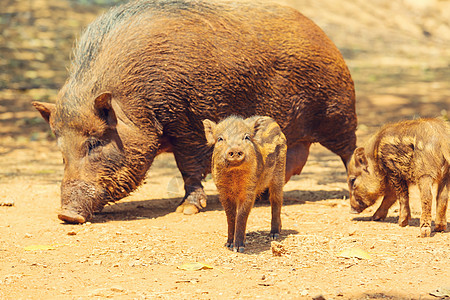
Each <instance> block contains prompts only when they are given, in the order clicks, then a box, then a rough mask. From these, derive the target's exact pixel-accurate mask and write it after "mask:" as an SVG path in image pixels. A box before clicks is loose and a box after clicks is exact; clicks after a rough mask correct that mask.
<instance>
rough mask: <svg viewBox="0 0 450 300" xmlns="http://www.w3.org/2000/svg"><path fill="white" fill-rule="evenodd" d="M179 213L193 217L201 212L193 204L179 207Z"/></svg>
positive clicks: (184, 204)
mask: <svg viewBox="0 0 450 300" xmlns="http://www.w3.org/2000/svg"><path fill="white" fill-rule="evenodd" d="M176 211H177V213H184V214H185V215H193V214H196V213H198V212H199V211H200V210H199V209H198V207H197V206H195V205H194V204H191V203H186V202H185V203H183V204H181V205H180V206H178V207H177V210H176Z"/></svg>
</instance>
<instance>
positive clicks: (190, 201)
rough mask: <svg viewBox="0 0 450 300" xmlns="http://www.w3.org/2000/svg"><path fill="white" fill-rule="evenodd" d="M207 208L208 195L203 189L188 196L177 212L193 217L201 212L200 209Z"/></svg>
mask: <svg viewBox="0 0 450 300" xmlns="http://www.w3.org/2000/svg"><path fill="white" fill-rule="evenodd" d="M204 207H206V194H205V192H204V191H203V189H202V188H198V189H197V190H195V191H193V192H191V193H190V194H189V196H187V197H186V198H185V199H184V201H183V203H181V205H180V206H178V207H177V210H176V212H178V213H184V214H185V215H193V214H196V213H198V212H199V211H200V209H202V208H204Z"/></svg>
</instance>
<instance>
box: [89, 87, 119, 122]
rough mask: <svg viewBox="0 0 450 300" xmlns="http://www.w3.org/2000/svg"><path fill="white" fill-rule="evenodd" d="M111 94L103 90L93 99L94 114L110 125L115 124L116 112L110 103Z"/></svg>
mask: <svg viewBox="0 0 450 300" xmlns="http://www.w3.org/2000/svg"><path fill="white" fill-rule="evenodd" d="M111 100H112V95H111V93H110V92H105V93H102V94H100V95H98V96H97V98H95V101H94V108H95V111H96V114H97V115H98V116H99V117H100V118H101V119H102V120H104V121H105V122H106V124H108V125H109V126H110V127H115V126H116V125H117V118H116V114H115V113H114V109H113V107H112V104H111Z"/></svg>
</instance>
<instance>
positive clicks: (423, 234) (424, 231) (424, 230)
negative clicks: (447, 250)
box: [420, 226, 431, 237]
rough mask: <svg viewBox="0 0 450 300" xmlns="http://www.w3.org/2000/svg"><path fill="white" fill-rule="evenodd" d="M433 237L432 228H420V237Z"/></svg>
mask: <svg viewBox="0 0 450 300" xmlns="http://www.w3.org/2000/svg"><path fill="white" fill-rule="evenodd" d="M429 236H431V227H428V226H424V227H422V228H420V237H429Z"/></svg>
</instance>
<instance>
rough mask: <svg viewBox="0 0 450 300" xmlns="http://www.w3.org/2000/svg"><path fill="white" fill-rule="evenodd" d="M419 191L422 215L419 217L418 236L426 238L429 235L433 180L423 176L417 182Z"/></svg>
mask: <svg viewBox="0 0 450 300" xmlns="http://www.w3.org/2000/svg"><path fill="white" fill-rule="evenodd" d="M418 186H419V191H420V201H421V203H422V215H421V216H420V236H421V237H428V236H430V235H431V204H432V201H433V194H432V192H431V188H432V186H433V178H431V176H428V175H425V176H422V177H420V178H419V181H418Z"/></svg>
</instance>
